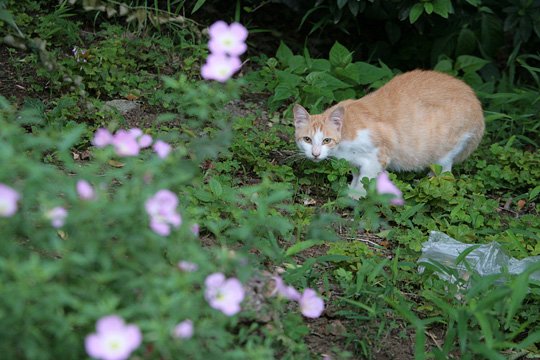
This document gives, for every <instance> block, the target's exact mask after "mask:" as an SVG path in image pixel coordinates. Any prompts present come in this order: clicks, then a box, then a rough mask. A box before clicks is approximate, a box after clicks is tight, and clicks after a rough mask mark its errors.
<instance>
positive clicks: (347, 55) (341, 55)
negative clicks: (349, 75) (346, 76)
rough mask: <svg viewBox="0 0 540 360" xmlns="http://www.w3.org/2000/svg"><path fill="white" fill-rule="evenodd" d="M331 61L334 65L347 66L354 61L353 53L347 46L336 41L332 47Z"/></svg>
mask: <svg viewBox="0 0 540 360" xmlns="http://www.w3.org/2000/svg"><path fill="white" fill-rule="evenodd" d="M329 59H330V63H331V64H332V66H341V67H345V66H347V65H349V64H350V63H351V61H352V53H351V52H350V51H349V50H347V48H346V47H345V46H343V45H341V44H340V43H339V42H337V41H336V43H335V44H334V46H332V48H331V49H330V57H329Z"/></svg>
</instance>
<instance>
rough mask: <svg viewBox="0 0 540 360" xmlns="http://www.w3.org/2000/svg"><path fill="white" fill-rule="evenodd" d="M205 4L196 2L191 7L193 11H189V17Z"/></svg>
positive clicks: (204, 0) (198, 0) (199, 1)
mask: <svg viewBox="0 0 540 360" xmlns="http://www.w3.org/2000/svg"><path fill="white" fill-rule="evenodd" d="M205 2H206V0H197V2H196V3H195V6H193V9H192V10H191V15H193V14H194V13H195V12H196V11H197V10H199V9H200V8H201V6H203V5H204V3H205Z"/></svg>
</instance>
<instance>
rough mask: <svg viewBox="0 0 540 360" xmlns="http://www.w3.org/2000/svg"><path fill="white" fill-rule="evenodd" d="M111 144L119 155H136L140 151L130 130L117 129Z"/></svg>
mask: <svg viewBox="0 0 540 360" xmlns="http://www.w3.org/2000/svg"><path fill="white" fill-rule="evenodd" d="M132 130H133V129H132ZM112 144H113V145H114V149H115V150H116V153H117V154H118V155H119V156H136V155H138V154H139V151H140V147H139V144H138V143H137V140H136V138H135V137H134V135H133V133H132V132H131V133H130V131H126V130H118V131H117V132H116V133H115V134H114V137H113V140H112Z"/></svg>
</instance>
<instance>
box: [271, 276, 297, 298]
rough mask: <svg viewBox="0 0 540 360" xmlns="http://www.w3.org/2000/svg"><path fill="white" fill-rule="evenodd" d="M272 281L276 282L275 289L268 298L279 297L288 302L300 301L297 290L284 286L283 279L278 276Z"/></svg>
mask: <svg viewBox="0 0 540 360" xmlns="http://www.w3.org/2000/svg"><path fill="white" fill-rule="evenodd" d="M273 279H274V281H275V282H276V285H275V286H276V287H275V288H274V290H273V291H272V293H271V294H270V296H274V295H279V296H282V297H284V298H285V299H288V300H294V301H298V300H300V293H299V292H298V290H296V289H295V288H294V287H292V286H287V285H285V283H284V282H283V279H282V278H281V277H280V276H274V277H273Z"/></svg>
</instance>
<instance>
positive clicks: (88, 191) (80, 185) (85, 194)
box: [77, 180, 96, 200]
mask: <svg viewBox="0 0 540 360" xmlns="http://www.w3.org/2000/svg"><path fill="white" fill-rule="evenodd" d="M77 194H79V197H80V198H81V199H83V200H93V199H94V198H95V197H96V194H95V192H94V188H93V187H92V185H90V183H89V182H88V181H86V180H79V181H77Z"/></svg>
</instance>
